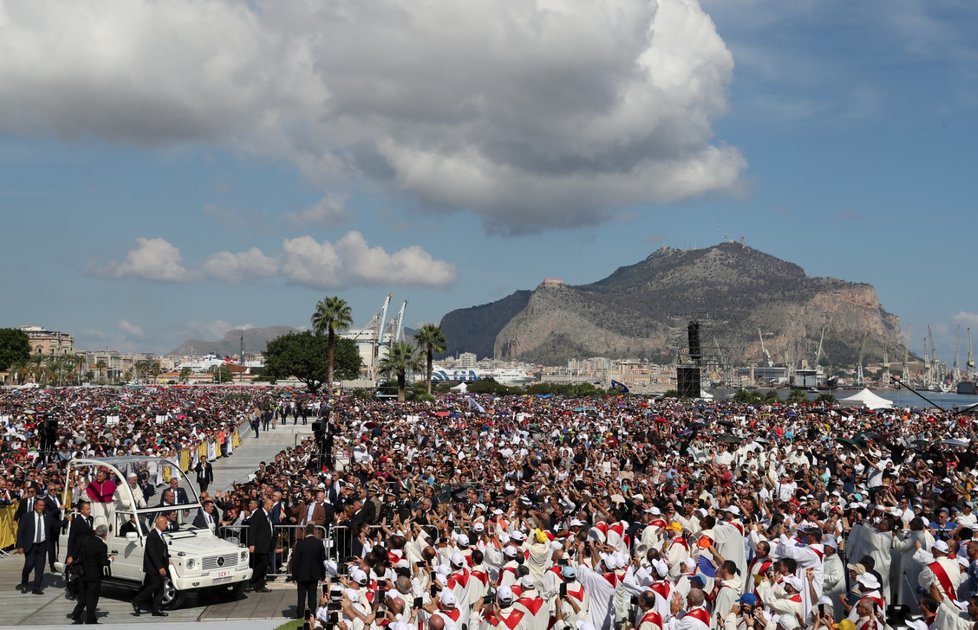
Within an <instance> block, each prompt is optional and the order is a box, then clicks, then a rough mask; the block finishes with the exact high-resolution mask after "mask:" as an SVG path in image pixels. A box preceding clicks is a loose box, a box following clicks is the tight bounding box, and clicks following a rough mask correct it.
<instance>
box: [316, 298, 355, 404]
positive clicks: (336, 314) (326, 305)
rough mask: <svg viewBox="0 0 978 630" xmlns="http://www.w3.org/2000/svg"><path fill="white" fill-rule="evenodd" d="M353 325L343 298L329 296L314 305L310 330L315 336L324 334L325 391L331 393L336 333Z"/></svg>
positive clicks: (347, 305)
mask: <svg viewBox="0 0 978 630" xmlns="http://www.w3.org/2000/svg"><path fill="white" fill-rule="evenodd" d="M352 324H353V311H351V310H350V305H349V304H347V303H346V300H344V299H343V298H341V297H339V296H336V295H331V296H329V297H326V298H324V299H322V300H319V302H317V303H316V311H315V312H314V313H313V314H312V330H313V332H315V333H316V334H317V335H322V334H323V333H326V335H327V336H326V391H327V392H330V393H332V391H333V352H334V351H335V350H336V333H338V332H343V331H344V330H346V329H347V328H349V327H350V326H351V325H352Z"/></svg>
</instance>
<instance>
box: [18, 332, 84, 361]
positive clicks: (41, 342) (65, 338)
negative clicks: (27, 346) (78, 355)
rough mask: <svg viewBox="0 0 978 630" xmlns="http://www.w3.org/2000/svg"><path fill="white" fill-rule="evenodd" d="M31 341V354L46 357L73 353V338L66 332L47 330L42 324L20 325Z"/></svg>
mask: <svg viewBox="0 0 978 630" xmlns="http://www.w3.org/2000/svg"><path fill="white" fill-rule="evenodd" d="M20 329H21V330H22V331H24V332H25V333H27V338H28V339H29V340H30V342H31V354H40V355H43V356H46V357H53V356H59V355H60V356H67V355H69V354H74V349H75V338H74V337H72V336H71V335H69V334H68V333H64V332H59V331H57V330H48V329H46V328H44V327H43V326H21V328H20Z"/></svg>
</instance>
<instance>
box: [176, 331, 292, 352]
mask: <svg viewBox="0 0 978 630" xmlns="http://www.w3.org/2000/svg"><path fill="white" fill-rule="evenodd" d="M296 330H298V329H296V328H292V327H290V326H265V327H264V328H245V329H244V330H242V329H240V328H236V329H234V330H229V331H227V332H226V333H224V337H223V338H222V339H221V340H219V341H206V340H204V339H188V340H187V341H184V342H183V343H182V344H180V346H179V347H178V348H175V349H174V350H171V351H170V352H169V353H168V354H170V355H171V356H188V355H204V354H216V355H218V356H222V357H223V356H225V355H237V354H238V353H239V351H240V349H241V334H242V333H244V346H245V352H246V353H249V354H250V353H252V352H264V351H265V344H267V343H268V342H269V341H271V340H272V339H275V338H276V337H280V336H282V335H284V334H287V333H290V332H293V331H296Z"/></svg>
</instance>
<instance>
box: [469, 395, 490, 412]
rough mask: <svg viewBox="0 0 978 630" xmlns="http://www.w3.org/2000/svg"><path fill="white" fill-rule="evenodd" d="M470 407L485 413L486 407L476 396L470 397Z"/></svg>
mask: <svg viewBox="0 0 978 630" xmlns="http://www.w3.org/2000/svg"><path fill="white" fill-rule="evenodd" d="M468 401H469V409H475V410H476V411H478V412H479V413H485V412H486V408H485V407H483V406H482V405H480V404H479V401H478V400H476V399H475V398H469V399H468Z"/></svg>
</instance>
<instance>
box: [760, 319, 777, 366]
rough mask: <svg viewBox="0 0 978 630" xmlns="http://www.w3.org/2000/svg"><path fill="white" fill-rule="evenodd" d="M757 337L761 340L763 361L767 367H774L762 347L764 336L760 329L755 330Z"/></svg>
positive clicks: (768, 354)
mask: <svg viewBox="0 0 978 630" xmlns="http://www.w3.org/2000/svg"><path fill="white" fill-rule="evenodd" d="M757 337H758V338H759V339H760V340H761V352H762V353H763V354H764V359H765V361H767V366H768V367H774V361H772V360H771V353H770V352H768V351H767V347H766V346H765V345H764V334H763V333H762V332H761V329H760V328H758V329H757Z"/></svg>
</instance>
